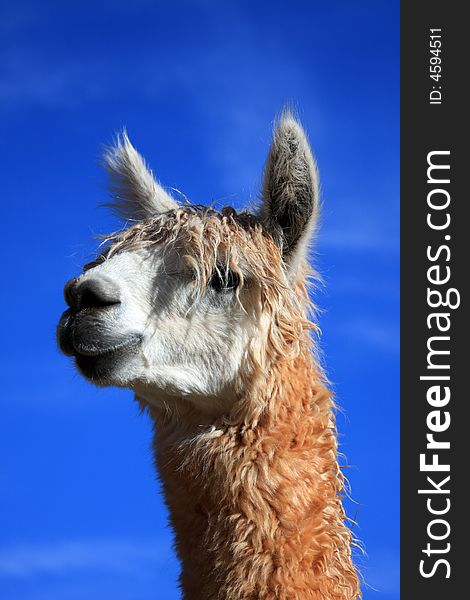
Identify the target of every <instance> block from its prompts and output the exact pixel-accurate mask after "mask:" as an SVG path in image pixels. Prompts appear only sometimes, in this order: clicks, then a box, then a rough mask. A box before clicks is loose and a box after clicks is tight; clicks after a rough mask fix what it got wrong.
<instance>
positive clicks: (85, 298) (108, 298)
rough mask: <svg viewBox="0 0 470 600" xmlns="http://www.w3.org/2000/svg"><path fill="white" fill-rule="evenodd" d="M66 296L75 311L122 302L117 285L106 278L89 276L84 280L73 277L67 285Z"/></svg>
mask: <svg viewBox="0 0 470 600" xmlns="http://www.w3.org/2000/svg"><path fill="white" fill-rule="evenodd" d="M64 297H65V301H66V302H67V304H68V305H69V306H70V308H71V309H72V310H73V311H75V312H79V311H81V310H83V309H85V308H90V309H91V308H103V307H106V306H114V305H115V304H120V303H121V300H120V294H119V289H118V287H117V285H116V284H115V283H114V282H113V281H111V280H109V279H104V278H100V279H98V278H92V277H88V278H86V279H85V280H83V281H80V280H79V278H77V279H72V280H71V281H69V282H68V283H67V284H66V285H65V288H64Z"/></svg>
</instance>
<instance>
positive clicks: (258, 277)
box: [58, 115, 318, 412]
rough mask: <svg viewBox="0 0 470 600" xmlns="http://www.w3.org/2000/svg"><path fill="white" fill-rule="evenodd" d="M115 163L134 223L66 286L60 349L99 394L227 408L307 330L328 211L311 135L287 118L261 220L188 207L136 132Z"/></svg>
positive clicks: (113, 155)
mask: <svg viewBox="0 0 470 600" xmlns="http://www.w3.org/2000/svg"><path fill="white" fill-rule="evenodd" d="M105 166H106V169H107V170H108V172H109V174H110V179H111V190H112V194H113V197H114V208H115V209H116V210H117V211H118V212H119V214H120V215H121V216H122V217H123V218H124V219H126V220H127V221H128V222H131V226H130V227H128V228H127V229H124V230H123V231H121V232H119V233H118V234H115V235H113V236H110V238H109V239H108V240H107V243H106V244H105V248H104V251H103V252H102V253H101V254H100V255H99V257H98V258H97V259H96V260H95V261H94V262H93V263H91V264H89V265H86V266H85V267H84V271H83V273H82V274H81V275H79V276H78V277H77V278H76V279H73V280H71V281H70V282H68V283H67V284H66V286H65V300H66V302H67V304H68V306H69V308H68V309H67V310H66V311H65V312H64V314H63V315H62V318H61V319H60V322H59V325H58V340H59V345H60V348H61V349H62V351H63V352H64V353H65V354H67V355H70V356H73V357H75V362H76V365H77V367H78V369H79V371H80V372H81V373H82V374H83V375H84V376H85V377H87V378H88V379H90V380H91V381H93V382H94V383H96V384H98V385H115V386H121V387H128V388H131V389H133V390H135V391H136V393H137V395H138V396H139V397H141V398H143V399H144V400H145V401H147V402H148V403H151V404H152V403H153V404H158V403H159V402H164V403H165V404H166V405H168V404H169V403H170V404H171V402H172V401H174V402H177V399H178V398H185V399H186V400H188V401H189V402H190V403H192V404H194V406H196V407H197V408H198V409H200V410H201V411H208V412H220V411H226V410H227V409H228V408H229V405H230V403H232V402H234V400H235V398H236V396H237V394H238V393H240V392H241V391H242V388H243V385H244V384H245V383H246V381H247V378H249V377H250V376H251V375H252V374H253V372H254V371H255V370H256V368H260V367H261V368H267V365H268V361H269V360H270V358H272V354H273V353H274V352H276V351H279V352H288V351H290V350H292V349H294V350H295V347H296V346H298V344H299V341H300V338H301V336H302V332H303V331H304V330H305V327H306V325H305V324H306V321H305V314H304V313H305V301H306V300H305V298H304V297H303V293H302V281H303V278H304V276H305V267H304V257H305V254H306V248H307V244H308V241H309V239H310V237H311V235H312V232H313V231H314V229H315V226H316V222H317V211H318V185H317V176H316V169H315V164H314V161H313V158H312V154H311V151H310V147H309V145H308V141H307V139H306V136H305V134H304V132H303V130H302V128H301V126H300V125H299V124H298V123H297V122H296V121H295V120H294V119H293V118H292V117H291V116H290V115H286V116H284V117H283V118H282V119H281V120H280V122H279V124H278V125H277V127H276V129H275V131H274V139H273V143H272V146H271V149H270V153H269V156H268V159H267V163H266V167H265V173H264V185H263V195H262V196H263V200H262V204H261V206H260V209H259V210H258V211H257V212H256V213H255V214H249V213H248V212H241V213H237V212H236V211H235V210H234V209H232V208H230V207H226V208H224V209H222V210H221V211H220V212H218V211H215V210H213V209H211V208H207V207H202V206H190V205H187V204H182V205H179V204H178V203H177V202H176V201H175V200H174V199H173V198H171V197H170V196H169V195H168V194H167V193H166V192H165V191H164V190H163V188H162V187H161V186H160V185H159V184H158V183H157V182H156V181H155V179H154V178H153V176H152V173H151V172H150V171H149V170H148V169H147V167H146V165H145V163H144V161H143V160H142V158H141V157H140V155H139V154H138V153H137V152H136V151H135V149H134V148H133V147H132V145H131V144H130V142H129V140H128V138H127V136H126V135H123V137H122V138H121V139H120V141H119V142H118V144H117V145H116V146H115V147H114V148H113V149H111V150H110V151H109V152H108V153H107V154H106V156H105ZM269 349H270V350H269ZM270 352H271V354H270Z"/></svg>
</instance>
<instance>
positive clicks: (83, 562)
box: [0, 538, 173, 578]
mask: <svg viewBox="0 0 470 600" xmlns="http://www.w3.org/2000/svg"><path fill="white" fill-rule="evenodd" d="M170 560H173V554H172V551H171V539H170V538H168V539H163V540H162V539H159V540H153V541H152V540H150V541H145V540H122V539H84V540H67V541H58V542H55V543H51V544H17V545H14V546H11V547H3V548H0V577H3V578H6V577H10V578H11V577H12V578H23V577H26V576H34V575H39V574H59V573H65V572H70V571H76V570H93V571H101V572H103V571H104V572H107V573H113V572H115V573H119V574H121V575H122V574H123V573H124V574H125V573H128V574H134V575H135V574H138V573H142V572H146V571H148V569H149V568H156V567H158V566H162V565H164V564H166V563H168V562H169V561H170Z"/></svg>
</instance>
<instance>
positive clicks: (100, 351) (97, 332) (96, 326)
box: [57, 310, 142, 382]
mask: <svg viewBox="0 0 470 600" xmlns="http://www.w3.org/2000/svg"><path fill="white" fill-rule="evenodd" d="M113 337H114V336H113ZM113 337H112V336H111V335H110V332H109V330H108V329H107V328H106V326H105V324H103V322H102V321H101V320H98V319H96V318H95V317H90V316H88V317H81V316H80V315H76V314H74V313H73V312H72V311H70V310H66V311H65V312H64V313H63V315H62V317H61V319H60V321H59V325H58V327H57V341H58V344H59V348H60V349H61V351H62V352H63V353H64V354H65V355H67V356H73V357H75V362H76V365H77V367H78V369H79V370H80V371H81V373H82V374H83V375H84V376H85V377H87V378H88V379H91V380H92V381H97V382H98V381H102V380H104V379H105V378H106V375H108V374H109V373H110V372H111V371H112V370H114V369H115V368H116V367H117V366H118V364H121V363H122V362H123V361H124V360H125V359H126V358H129V357H130V356H131V355H132V354H134V353H135V352H136V350H137V349H138V348H139V346H140V344H141V342H142V336H141V335H140V334H137V333H131V334H128V335H126V336H122V335H120V336H116V337H114V339H113Z"/></svg>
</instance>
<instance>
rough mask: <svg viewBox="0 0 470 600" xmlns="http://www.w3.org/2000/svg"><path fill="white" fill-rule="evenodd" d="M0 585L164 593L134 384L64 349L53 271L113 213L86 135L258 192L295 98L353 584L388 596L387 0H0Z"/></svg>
mask: <svg viewBox="0 0 470 600" xmlns="http://www.w3.org/2000/svg"><path fill="white" fill-rule="evenodd" d="M0 6H1V18H0V73H1V75H0V104H1V114H0V139H1V140H2V144H0V159H1V164H2V173H3V174H2V199H1V203H2V204H1V210H2V223H3V228H2V238H3V248H4V250H6V252H7V259H6V260H5V261H4V262H3V265H2V267H3V269H2V270H3V277H2V280H3V281H2V286H3V290H4V291H3V293H2V294H1V298H0V302H1V303H2V306H1V310H0V320H1V322H0V326H1V330H2V332H3V343H2V345H1V347H0V374H1V380H2V381H1V383H2V388H3V392H2V399H1V401H0V402H1V419H0V470H1V471H0V478H1V484H0V515H1V517H0V596H1V597H2V598H8V599H9V600H43V599H44V600H46V599H47V600H56V599H57V600H59V599H60V600H75V599H77V600H78V599H80V600H81V599H83V598H87V600H94V599H95V598H96V599H102V598H107V597H109V598H113V599H114V600H120V599H123V600H124V599H129V598H132V599H133V600H150V599H153V598H165V599H167V600H172V599H177V598H179V593H178V591H177V589H176V584H175V581H176V577H177V572H178V566H177V563H176V560H175V557H174V555H173V553H172V550H171V532H170V531H169V529H168V527H167V525H166V516H165V515H166V513H165V509H164V507H163V504H162V500H161V497H160V495H159V492H158V487H159V486H158V483H157V482H156V479H155V475H154V472H153V466H152V458H151V453H150V441H151V430H150V424H149V422H148V419H147V418H146V417H143V416H140V415H139V414H138V410H137V406H136V404H135V403H134V402H133V401H132V395H131V393H130V392H126V391H122V390H113V389H106V390H98V389H95V388H93V387H92V386H91V385H90V384H88V383H86V382H85V381H83V380H82V379H81V378H80V377H79V376H78V375H77V374H76V373H75V372H74V369H73V367H72V365H71V363H70V361H69V360H67V359H66V358H65V357H62V356H61V355H59V353H58V351H57V349H56V344H55V324H56V322H57V320H58V317H59V315H60V313H61V311H62V310H63V309H64V302H63V298H62V287H63V284H64V282H65V281H66V280H67V279H69V278H70V277H72V276H74V275H76V274H77V273H78V272H79V270H80V268H81V266H82V265H83V263H84V262H86V261H88V260H89V259H90V257H92V256H93V252H94V249H95V247H96V241H95V240H94V239H93V236H94V235H95V234H98V233H104V232H108V231H110V230H113V229H115V228H116V227H117V226H118V222H117V221H116V220H115V218H113V217H112V216H111V215H110V214H109V213H108V212H107V211H106V209H104V208H99V207H98V205H99V204H100V203H102V202H103V201H105V200H106V194H105V190H104V183H105V178H104V175H103V173H102V172H101V170H100V167H99V165H98V157H99V153H100V148H101V146H102V144H103V143H108V142H110V141H111V140H112V138H113V135H114V133H115V132H116V131H117V130H118V129H120V128H121V127H122V126H124V125H125V126H127V129H128V131H129V134H130V137H131V139H132V140H133V142H134V143H135V145H136V146H137V147H138V148H139V150H140V151H141V152H142V153H143V154H144V155H145V156H146V158H147V159H148V161H149V162H150V164H151V166H152V168H153V169H154V171H155V172H156V174H157V176H158V177H159V178H160V179H161V181H162V182H163V183H164V184H165V185H167V186H173V187H177V188H178V189H180V190H182V191H183V192H184V193H185V194H186V195H187V196H188V197H189V198H190V199H191V200H192V201H194V202H201V203H209V202H211V201H212V200H214V199H217V200H218V201H220V202H221V203H222V204H227V203H229V202H231V203H233V204H234V205H236V206H238V207H240V206H242V205H246V204H250V203H252V202H253V201H255V200H256V197H257V194H258V190H259V185H260V174H261V170H262V166H263V163H264V159H265V156H266V153H267V150H268V145H269V140H270V132H271V125H272V121H273V118H274V116H275V115H276V114H277V113H278V112H279V111H280V110H281V108H282V107H283V106H284V105H285V104H286V103H289V104H290V105H291V106H293V107H294V108H295V109H296V110H297V112H298V114H299V115H300V117H301V118H302V120H303V122H304V125H305V126H306V128H307V130H308V132H309V135H310V138H311V142H312V146H313V148H314V150H315V153H316V155H317V159H318V163H319V168H320V172H321V179H322V198H323V203H324V207H323V217H322V230H321V234H320V238H319V241H318V245H317V248H316V263H317V266H318V268H319V270H320V271H321V273H322V274H323V277H324V279H325V282H326V286H325V289H324V290H319V291H318V292H317V293H316V297H315V300H316V302H317V303H318V304H319V305H320V306H321V307H322V309H323V310H324V312H323V314H322V315H321V318H320V325H321V328H322V331H323V336H322V346H323V350H324V354H325V362H326V365H327V370H328V373H329V376H330V379H331V380H332V381H333V382H334V387H335V391H336V394H337V401H338V403H339V404H340V406H341V407H342V411H341V412H340V414H339V415H338V426H339V430H340V444H341V446H340V447H341V451H342V452H343V453H344V454H345V456H346V457H347V462H348V464H349V468H348V469H347V475H348V478H349V480H350V483H351V487H352V496H353V498H354V499H355V500H356V501H357V502H358V504H353V503H352V502H347V509H348V512H349V514H350V515H351V516H352V517H354V516H355V515H356V514H357V519H358V522H359V526H356V527H355V528H354V531H355V533H356V535H357V536H358V537H359V538H360V539H361V540H362V541H363V543H364V545H365V547H366V550H367V556H364V557H361V558H359V559H358V561H359V564H360V565H361V569H362V572H363V575H364V578H365V580H366V582H367V584H368V587H366V588H365V589H364V597H365V599H366V600H374V599H377V600H392V599H393V600H395V599H397V598H398V595H399V594H398V587H399V586H398V576H399V573H398V571H399V566H398V561H399V539H398V535H399V529H398V523H399V521H398V519H399V508H398V500H399V471H398V463H399V450H398V446H399V429H398V421H399V395H398V394H399V393H398V390H399V381H398V377H399V361H398V359H399V337H398V336H399V331H398V327H399V288H398V285H399V230H398V221H399V133H398V132H399V88H398V85H399V83H398V76H399V48H398V45H399V29H398V27H399V13H398V2H372V1H370V2H361V1H359V2H354V3H352V2H341V1H337V2H330V3H326V2H307V1H305V2H295V1H294V2H289V3H287V2H277V1H274V0H271V1H270V2H257V3H254V2H247V1H245V2H243V1H241V2H225V1H224V0H219V1H218V2H217V3H215V2H210V1H209V0H206V1H198V2H191V1H189V0H188V1H181V0H176V1H172V2H165V3H163V2H155V1H153V2H151V1H149V2H146V1H142V0H140V1H136V0H134V1H133V2H108V1H101V2H88V1H87V0H84V1H82V2H80V3H79V4H77V3H64V2H51V1H45V2H41V3H38V2H25V1H24V0H19V1H16V2H12V1H10V2H3V1H1V2H0Z"/></svg>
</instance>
